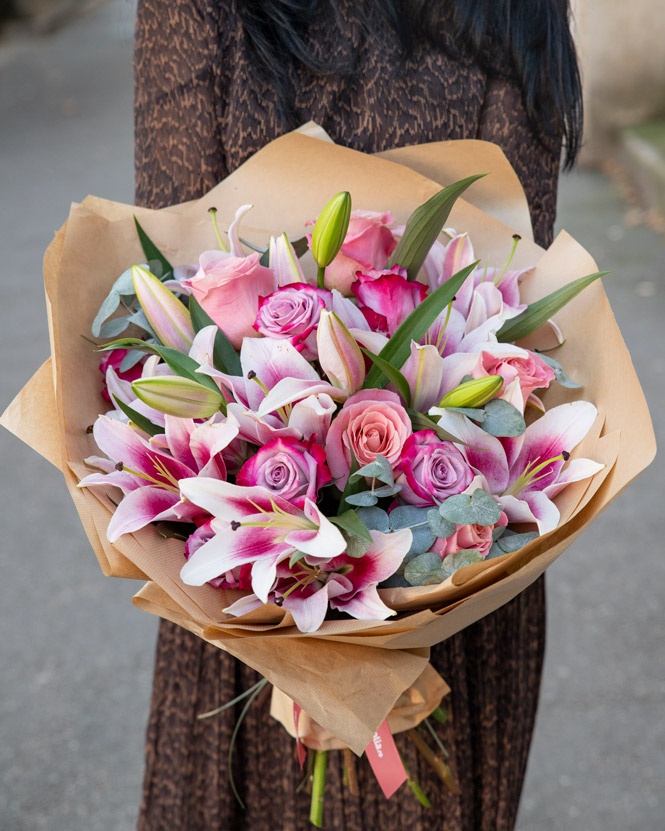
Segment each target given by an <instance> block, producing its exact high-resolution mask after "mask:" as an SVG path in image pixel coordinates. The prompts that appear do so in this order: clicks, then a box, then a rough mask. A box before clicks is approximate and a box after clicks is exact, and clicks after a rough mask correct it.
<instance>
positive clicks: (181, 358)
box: [99, 338, 219, 392]
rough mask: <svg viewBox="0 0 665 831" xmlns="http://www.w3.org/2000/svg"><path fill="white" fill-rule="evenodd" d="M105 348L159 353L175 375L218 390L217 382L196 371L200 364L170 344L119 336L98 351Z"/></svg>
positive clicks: (215, 390)
mask: <svg viewBox="0 0 665 831" xmlns="http://www.w3.org/2000/svg"><path fill="white" fill-rule="evenodd" d="M107 349H138V350H140V351H142V352H152V354H153V355H159V357H160V358H161V359H162V360H163V361H164V363H165V364H166V365H167V366H168V367H169V369H171V370H173V372H174V373H175V374H176V375H179V376H181V377H182V378H189V380H190V381H196V383H197V384H201V386H204V387H208V389H210V390H213V391H214V392H219V388H218V387H217V384H216V383H215V382H214V381H213V380H212V378H211V377H210V376H209V375H203V374H202V373H200V372H197V371H196V370H197V369H199V368H200V364H197V363H196V361H195V360H194V359H193V358H190V357H189V355H185V354H184V353H183V352H178V350H177V349H171V347H170V346H161V345H159V346H158V345H157V344H155V343H147V342H146V341H144V340H139V339H138V338H121V339H120V340H114V341H112V342H111V343H105V344H104V345H103V346H102V347H100V348H99V351H100V352H103V351H105V350H107Z"/></svg>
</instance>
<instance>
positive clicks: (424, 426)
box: [407, 409, 464, 444]
mask: <svg viewBox="0 0 665 831" xmlns="http://www.w3.org/2000/svg"><path fill="white" fill-rule="evenodd" d="M407 413H408V414H409V418H410V419H411V425H412V426H413V429H414V431H415V430H434V432H435V433H436V435H437V437H438V438H439V439H441V441H455V442H457V443H458V444H464V442H460V440H459V439H458V438H457V436H453V434H452V433H449V432H448V431H447V430H444V429H443V427H439V425H438V424H437V423H436V421H433V420H432V419H431V418H430V417H429V416H426V415H424V414H423V413H419V412H418V411H417V410H411V409H407Z"/></svg>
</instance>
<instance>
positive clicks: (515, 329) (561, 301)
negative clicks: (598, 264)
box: [496, 271, 610, 343]
mask: <svg viewBox="0 0 665 831" xmlns="http://www.w3.org/2000/svg"><path fill="white" fill-rule="evenodd" d="M609 273H610V272H609V271H597V272H596V273H595V274H587V276H586V277H580V278H579V279H578V280H573V281H572V283H568V285H567V286H562V287H561V288H560V289H557V290H556V291H553V292H552V293H551V294H548V295H547V297H543V298H542V299H541V300H536V302H535V303H531V304H529V307H528V308H527V309H525V310H524V311H523V312H522V313H521V314H518V315H517V317H513V318H511V319H510V320H507V321H506V322H505V323H504V324H503V326H502V327H501V328H500V329H499V331H498V332H497V333H496V337H497V340H498V341H500V342H501V343H512V342H513V341H516V340H519V339H520V338H524V337H526V336H527V335H530V334H531V332H535V331H536V329H538V327H539V326H542V325H543V323H546V322H547V321H548V320H549V319H550V318H551V317H552V315H554V314H556V313H557V312H558V311H559V309H562V308H563V307H564V306H565V305H566V303H569V302H570V301H571V300H572V299H573V298H574V297H576V296H577V295H578V294H579V293H580V292H581V291H582V289H585V288H586V287H587V286H589V285H591V283H593V282H594V281H595V280H597V279H598V278H599V277H604V276H605V275H606V274H609Z"/></svg>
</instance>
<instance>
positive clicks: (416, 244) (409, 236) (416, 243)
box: [388, 173, 487, 366]
mask: <svg viewBox="0 0 665 831" xmlns="http://www.w3.org/2000/svg"><path fill="white" fill-rule="evenodd" d="M486 175H487V174H485V173H480V174H478V175H476V176H468V177H467V178H466V179H461V180H460V181H459V182H454V183H453V184H452V185H448V187H446V188H443V190H440V191H439V192H438V193H435V194H434V196H432V197H431V198H430V199H428V200H427V202H425V203H424V204H423V205H421V206H420V207H418V208H416V210H415V211H414V212H413V213H412V214H411V216H410V217H409V218H408V220H407V223H406V228H405V229H404V233H403V234H402V239H401V240H400V241H399V243H398V245H397V248H395V250H394V251H393V253H392V256H391V258H390V260H389V262H388V266H389V267H390V266H393V265H400V266H402V267H403V268H405V269H406V270H407V274H408V278H409V280H415V279H416V277H417V276H418V272H419V271H420V269H421V267H422V264H423V263H424V262H425V258H426V257H427V255H428V254H429V251H430V249H431V247H432V246H433V245H434V243H435V242H436V239H437V237H438V236H439V234H440V233H441V230H442V228H443V226H444V225H445V223H446V220H447V219H448V216H449V214H450V211H451V210H452V207H453V205H454V204H455V202H456V201H457V198H458V197H459V196H461V195H462V194H463V193H464V191H465V190H466V189H467V188H468V187H469V186H470V185H472V184H473V183H474V182H476V181H477V180H478V179H482V177H483V176H486ZM400 366H401V364H400Z"/></svg>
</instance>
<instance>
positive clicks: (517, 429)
mask: <svg viewBox="0 0 665 831" xmlns="http://www.w3.org/2000/svg"><path fill="white" fill-rule="evenodd" d="M483 410H484V413H485V417H484V419H483V421H482V424H481V425H480V426H481V427H482V429H483V430H484V431H485V432H486V433H489V434H490V436H497V437H509V438H516V437H517V436H521V435H522V433H524V431H525V430H526V423H525V421H524V416H523V415H522V413H521V412H520V411H519V410H518V409H517V408H516V407H513V405H512V404H511V403H510V402H509V401H504V400H503V399H502V398H494V399H492V401H488V402H487V404H485V406H484V408H483Z"/></svg>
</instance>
